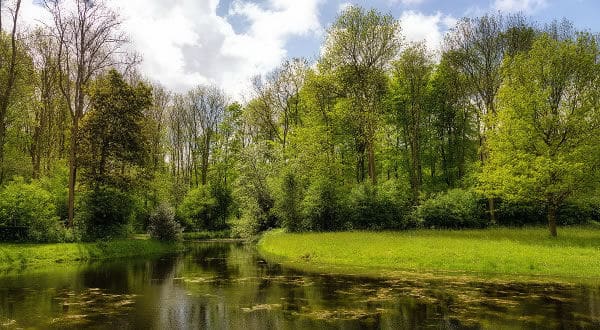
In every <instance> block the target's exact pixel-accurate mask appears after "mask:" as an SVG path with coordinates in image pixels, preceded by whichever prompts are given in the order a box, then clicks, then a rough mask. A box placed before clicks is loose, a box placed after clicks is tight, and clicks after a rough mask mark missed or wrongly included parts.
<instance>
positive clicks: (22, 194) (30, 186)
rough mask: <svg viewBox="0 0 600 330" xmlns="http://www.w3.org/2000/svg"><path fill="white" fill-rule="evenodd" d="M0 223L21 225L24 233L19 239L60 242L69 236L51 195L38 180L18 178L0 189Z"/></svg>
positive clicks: (13, 225)
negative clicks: (30, 181) (26, 181)
mask: <svg viewBox="0 0 600 330" xmlns="http://www.w3.org/2000/svg"><path fill="white" fill-rule="evenodd" d="M0 226H5V227H6V226H10V227H23V228H24V231H25V237H22V238H21V239H23V240H25V241H30V242H62V241H65V240H66V239H67V238H68V237H67V236H68V235H67V233H66V230H65V229H64V226H63V224H62V222H61V221H60V218H59V217H58V215H57V210H56V204H55V199H54V197H53V196H52V195H51V194H50V192H48V191H47V190H45V189H44V188H43V187H42V186H41V185H40V183H39V182H32V183H25V182H24V181H23V180H22V179H17V180H15V181H13V182H11V183H9V184H8V185H7V186H6V187H5V188H4V189H2V191H0ZM7 238H8V239H11V237H7Z"/></svg>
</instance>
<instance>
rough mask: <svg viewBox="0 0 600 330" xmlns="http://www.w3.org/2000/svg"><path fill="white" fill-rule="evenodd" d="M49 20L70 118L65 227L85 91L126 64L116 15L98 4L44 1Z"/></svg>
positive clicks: (72, 193) (71, 200)
mask: <svg viewBox="0 0 600 330" xmlns="http://www.w3.org/2000/svg"><path fill="white" fill-rule="evenodd" d="M44 4H45V6H46V8H47V9H48V11H50V13H51V14H52V17H53V26H52V29H51V30H52V31H53V36H54V37H55V38H56V39H57V41H58V67H59V76H60V77H59V87H60V90H61V93H62V95H63V97H64V98H65V101H66V103H67V107H68V109H69V112H70V114H71V120H72V122H71V140H70V146H69V201H68V221H67V226H70V225H72V223H73V216H74V205H75V184H76V181H77V152H78V133H79V123H80V121H81V119H82V118H83V117H84V115H85V113H86V109H87V104H88V101H87V97H86V94H85V87H86V86H87V85H88V83H89V82H90V81H91V80H92V79H93V78H94V77H96V76H97V75H98V74H100V73H102V72H103V71H105V70H106V69H108V68H110V67H115V66H119V65H121V64H122V63H123V62H125V61H126V58H127V57H126V51H125V50H124V48H123V46H124V45H125V44H126V43H127V42H128V40H127V38H126V37H125V35H124V34H123V33H122V32H121V31H120V26H121V20H120V18H119V16H118V14H117V13H116V12H115V11H114V10H112V9H111V8H109V7H108V6H107V5H106V3H105V2H104V1H102V0H69V1H66V0H44Z"/></svg>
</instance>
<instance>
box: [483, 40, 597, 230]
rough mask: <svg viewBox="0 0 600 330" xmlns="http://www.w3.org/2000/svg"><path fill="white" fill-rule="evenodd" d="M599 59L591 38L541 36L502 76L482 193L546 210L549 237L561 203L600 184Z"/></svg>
mask: <svg viewBox="0 0 600 330" xmlns="http://www.w3.org/2000/svg"><path fill="white" fill-rule="evenodd" d="M599 56H600V50H599V48H598V44H597V41H596V39H595V37H593V36H591V35H589V34H585V33H584V34H579V36H578V37H577V38H576V40H573V39H570V40H556V39H555V38H553V37H551V36H550V35H548V34H544V35H543V36H541V37H540V38H539V39H538V40H536V41H535V43H534V44H533V48H532V50H531V51H530V52H528V53H526V54H520V55H517V56H516V57H515V58H514V59H512V60H511V61H507V62H506V63H507V65H506V68H505V69H504V71H505V72H506V75H507V77H506V82H505V84H504V85H503V86H502V88H501V91H500V102H499V106H500V112H499V115H498V118H497V121H496V122H495V123H494V124H495V125H494V126H495V127H496V128H495V129H494V130H493V131H492V132H490V139H489V149H490V159H489V162H488V163H486V166H485V167H484V172H483V174H482V175H481V182H482V187H483V188H484V189H485V191H486V192H487V193H488V194H490V195H493V196H494V195H496V196H497V195H502V196H505V198H508V199H510V198H516V199H520V200H531V199H533V200H537V201H541V202H543V203H544V204H545V205H546V208H547V217H548V227H549V230H550V234H551V235H552V236H556V234H557V233H556V222H557V211H558V209H559V208H560V206H561V205H562V204H563V203H564V201H565V200H566V199H567V198H569V197H571V196H574V195H576V194H577V193H581V192H584V191H586V190H587V189H593V188H594V186H596V187H597V186H598V182H600V179H599V174H600V159H599V157H598V155H599V154H600V146H599V144H598V142H597V141H598V136H599V135H600V112H598V109H600V98H599V97H600V94H599V92H598V91H599V90H600V89H599V87H600V86H599V83H600V70H599V69H600V65H599V62H598V58H600V57H599Z"/></svg>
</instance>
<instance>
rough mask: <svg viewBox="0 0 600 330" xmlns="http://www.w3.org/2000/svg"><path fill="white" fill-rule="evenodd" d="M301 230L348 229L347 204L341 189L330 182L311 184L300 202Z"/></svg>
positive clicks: (320, 181)
mask: <svg viewBox="0 0 600 330" xmlns="http://www.w3.org/2000/svg"><path fill="white" fill-rule="evenodd" d="M302 214H303V218H304V222H303V224H302V226H303V228H306V229H307V230H317V231H333V230H342V229H349V228H348V227H351V223H350V222H349V221H348V218H347V217H346V215H347V204H346V201H345V200H344V198H343V194H342V192H341V189H340V188H339V187H338V186H337V185H336V184H335V183H334V182H333V181H331V180H318V181H315V182H313V183H312V184H311V185H310V186H309V188H308V191H307V192H306V195H305V197H304V200H303V201H302Z"/></svg>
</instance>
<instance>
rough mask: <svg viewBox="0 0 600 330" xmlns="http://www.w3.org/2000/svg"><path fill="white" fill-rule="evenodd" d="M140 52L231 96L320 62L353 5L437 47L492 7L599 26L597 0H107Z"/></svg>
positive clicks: (157, 69)
mask: <svg viewBox="0 0 600 330" xmlns="http://www.w3.org/2000/svg"><path fill="white" fill-rule="evenodd" d="M39 1H40V0H23V4H22V17H21V19H22V20H23V21H25V22H26V23H27V24H30V25H35V24H39V22H40V21H45V20H48V19H49V17H48V14H47V13H46V12H45V10H44V9H43V8H42V7H41V6H39V4H37V3H39ZM107 1H108V3H109V5H110V6H111V7H113V8H114V9H115V10H116V11H117V12H119V13H120V15H121V18H122V20H123V25H122V29H123V30H124V32H126V33H127V34H128V35H129V36H130V39H131V46H132V47H133V49H135V51H136V52H138V53H139V54H140V55H141V56H142V57H143V62H142V63H141V66H140V71H141V72H142V73H143V74H144V75H146V76H147V77H148V78H149V79H151V80H152V81H155V82H158V83H160V84H162V85H164V86H165V87H167V88H169V89H171V90H174V91H176V92H185V91H187V90H189V89H190V88H192V87H194V86H196V85H198V84H215V85H217V86H220V87H221V88H223V89H224V90H225V91H226V92H227V93H228V94H230V95H231V96H232V97H234V98H239V97H241V96H244V95H248V90H249V86H250V79H251V78H252V77H253V76H255V75H257V74H264V73H268V72H270V71H272V70H273V69H275V68H276V67H277V66H278V65H279V64H280V63H281V62H282V61H283V60H284V59H285V58H292V57H306V58H308V59H309V60H315V59H316V58H317V57H318V55H319V53H320V48H321V44H322V42H323V40H324V38H325V36H326V31H327V29H328V27H329V26H330V25H331V24H332V22H333V21H334V20H335V18H336V16H337V15H338V14H339V13H340V12H341V11H342V10H343V9H344V8H346V6H349V5H352V4H354V5H359V6H362V7H364V8H376V9H378V10H379V11H381V12H383V13H391V14H392V15H393V16H394V17H396V18H398V19H400V24H401V27H402V33H403V35H404V37H405V39H406V40H407V41H421V40H424V41H425V43H426V45H427V46H428V47H429V48H430V49H431V50H433V51H435V50H436V49H439V47H440V45H441V42H442V40H443V35H444V33H445V32H446V31H447V30H448V29H449V28H451V27H452V26H453V25H454V24H455V22H456V20H457V19H459V18H461V17H465V16H470V17H473V16H478V15H482V14H485V13H488V12H497V11H502V12H522V13H524V14H525V15H527V16H529V17H531V19H532V20H533V21H535V22H538V23H540V24H543V23H544V22H548V21H551V20H553V19H555V18H557V19H561V18H567V19H570V20H571V21H573V22H574V23H575V26H576V27H577V28H579V29H586V30H591V31H594V32H600V20H597V19H596V17H597V15H598V13H599V10H600V1H599V0H570V1H567V0H562V1H559V0H520V1H519V0H483V1H474V0H372V1H367V0H353V1H348V0H107Z"/></svg>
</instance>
